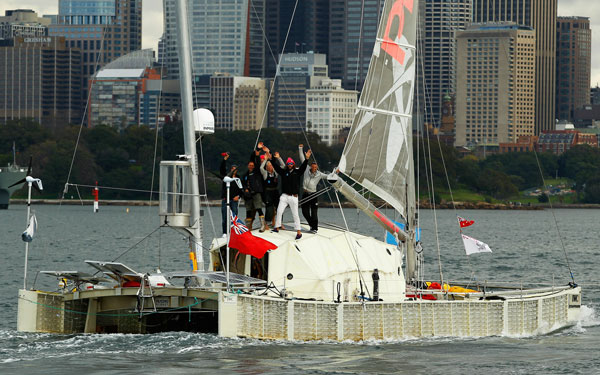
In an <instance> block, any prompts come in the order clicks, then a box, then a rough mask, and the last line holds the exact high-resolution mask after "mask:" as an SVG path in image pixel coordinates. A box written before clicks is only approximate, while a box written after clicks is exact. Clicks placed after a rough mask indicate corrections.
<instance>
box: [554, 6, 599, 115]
mask: <svg viewBox="0 0 600 375" xmlns="http://www.w3.org/2000/svg"><path fill="white" fill-rule="evenodd" d="M556 32H557V35H556V39H557V45H556V118H557V119H559V120H569V121H573V112H574V111H575V110H576V109H579V108H581V107H583V106H584V105H585V104H590V80H591V68H592V31H591V30H590V20H589V18H587V17H558V24H557V27H556Z"/></svg>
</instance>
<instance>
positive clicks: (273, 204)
mask: <svg viewBox="0 0 600 375" xmlns="http://www.w3.org/2000/svg"><path fill="white" fill-rule="evenodd" d="M263 151H264V152H265V158H264V159H262V161H261V163H260V173H261V174H262V176H263V181H264V187H265V194H264V198H265V199H264V202H265V220H266V221H267V223H269V222H270V223H271V225H272V226H273V228H275V216H277V215H276V211H277V207H278V206H279V196H280V195H281V194H280V193H279V175H278V174H277V172H275V168H273V164H272V163H275V160H272V159H273V158H272V155H271V152H270V150H269V149H268V148H267V147H266V146H265V147H263ZM279 160H281V159H279ZM281 167H285V165H281Z"/></svg>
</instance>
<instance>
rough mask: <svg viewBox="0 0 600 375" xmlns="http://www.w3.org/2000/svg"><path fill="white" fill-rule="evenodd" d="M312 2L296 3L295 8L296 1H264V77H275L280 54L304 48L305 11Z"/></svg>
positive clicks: (309, 0)
mask: <svg viewBox="0 0 600 375" xmlns="http://www.w3.org/2000/svg"><path fill="white" fill-rule="evenodd" d="M313 1H314V0H305V1H298V3H297V6H296V0H266V12H265V16H266V17H265V18H266V26H265V32H266V37H267V40H268V43H267V47H266V48H265V67H266V69H265V77H267V78H273V77H274V76H275V73H276V71H277V59H278V58H279V56H280V55H281V54H282V53H288V52H290V53H291V52H298V51H300V52H303V51H302V47H303V43H304V46H305V44H306V38H305V34H306V33H305V32H306V28H305V27H304V26H305V23H304V17H305V9H306V7H307V4H308V3H311V2H313ZM292 16H293V17H294V19H293V22H292ZM288 30H289V32H288ZM286 36H287V38H286ZM269 47H270V49H269ZM284 47H285V48H284Z"/></svg>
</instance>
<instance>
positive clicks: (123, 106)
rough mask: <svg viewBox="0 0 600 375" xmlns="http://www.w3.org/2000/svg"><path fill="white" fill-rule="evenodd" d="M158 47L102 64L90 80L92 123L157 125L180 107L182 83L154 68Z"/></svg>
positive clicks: (126, 125) (88, 118) (121, 126)
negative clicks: (159, 119)
mask: <svg viewBox="0 0 600 375" xmlns="http://www.w3.org/2000/svg"><path fill="white" fill-rule="evenodd" d="M153 64H154V51H152V50H149V49H148V50H141V51H134V52H131V53H129V54H127V55H125V56H121V57H120V58H118V59H116V60H115V61H113V62H112V63H110V64H107V65H106V66H104V67H103V68H101V69H100V70H99V71H98V72H97V73H96V74H94V77H93V78H92V79H91V80H90V81H91V82H90V87H91V92H90V103H89V111H88V117H87V121H88V126H89V127H92V126H96V125H109V126H113V127H117V128H119V129H123V128H126V127H128V126H131V125H137V126H139V125H146V126H155V125H156V124H157V122H158V118H159V117H160V115H162V114H165V113H169V112H171V111H172V110H174V109H176V108H177V106H178V104H179V101H178V97H179V87H178V85H177V83H178V82H177V83H175V82H173V80H162V79H161V76H160V72H159V71H158V70H156V69H154V68H152V66H153Z"/></svg>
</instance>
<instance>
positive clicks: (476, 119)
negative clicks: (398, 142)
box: [455, 24, 536, 146]
mask: <svg viewBox="0 0 600 375" xmlns="http://www.w3.org/2000/svg"><path fill="white" fill-rule="evenodd" d="M456 39H457V42H456V43H457V54H458V56H461V58H460V59H458V62H457V85H456V88H457V90H456V141H455V144H456V145H457V146H465V145H467V144H480V145H481V144H483V145H496V146H497V145H498V144H499V143H515V142H517V140H518V138H519V137H520V136H528V135H534V129H535V126H534V125H535V67H536V64H535V46H536V41H535V31H533V30H531V28H529V27H526V26H518V25H514V24H512V25H501V24H483V25H472V26H471V27H469V28H468V29H467V30H465V31H457V34H456Z"/></svg>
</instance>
